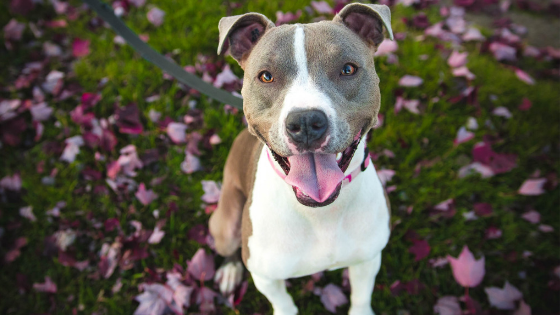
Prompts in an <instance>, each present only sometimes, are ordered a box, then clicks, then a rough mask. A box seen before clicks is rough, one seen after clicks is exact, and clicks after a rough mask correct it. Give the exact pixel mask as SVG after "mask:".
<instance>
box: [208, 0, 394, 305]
mask: <svg viewBox="0 0 560 315" xmlns="http://www.w3.org/2000/svg"><path fill="white" fill-rule="evenodd" d="M383 26H385V28H386V30H387V33H388V34H389V37H390V38H391V39H393V34H392V30H391V12H390V10H389V8H388V7H387V6H384V5H371V4H368V5H366V4H359V3H354V4H349V5H347V6H345V7H344V8H343V9H342V10H341V11H340V12H339V13H338V14H337V15H336V16H335V17H334V19H333V20H332V21H321V22H318V23H311V24H305V25H302V24H295V25H282V26H275V25H274V23H272V22H271V21H270V20H269V19H267V18H266V17H265V16H264V15H262V14H258V13H248V14H243V15H237V16H232V17H225V18H222V19H221V21H220V24H219V29H220V43H219V48H218V53H222V52H224V51H225V50H227V49H228V47H229V51H230V54H231V55H232V56H233V58H234V59H236V60H237V61H238V62H239V64H240V65H241V67H242V68H243V69H244V71H245V75H244V82H243V89H242V95H243V99H244V102H243V103H244V107H243V109H244V112H245V115H246V118H247V122H248V130H246V131H243V132H242V133H241V134H240V135H239V136H238V137H237V139H236V140H235V142H234V143H233V147H232V148H231V152H230V154H229V157H228V159H227V162H226V166H225V170H224V179H223V186H222V195H221V197H220V201H219V203H218V208H217V210H216V211H215V212H214V213H213V215H212V217H211V218H210V232H211V234H212V236H213V237H214V239H215V245H216V250H217V251H218V253H219V254H220V255H223V256H225V257H227V259H226V263H225V264H224V265H223V266H222V267H221V268H220V270H219V271H218V273H217V281H219V282H220V290H221V291H222V292H224V293H228V292H231V291H232V290H233V289H234V288H235V286H236V285H237V284H238V283H239V282H240V281H241V277H242V274H243V267H242V265H241V261H240V258H239V255H238V254H236V253H238V249H239V248H241V259H242V261H243V262H244V263H245V266H246V267H247V269H248V270H249V271H250V272H251V275H252V278H253V281H254V283H255V286H256V287H257V289H258V290H259V291H260V292H262V293H263V294H264V295H265V296H266V297H267V298H268V300H269V301H270V303H272V307H273V308H274V314H275V315H288V314H296V313H297V307H296V306H295V304H294V302H293V300H292V298H291V297H290V295H289V294H288V293H287V291H286V286H285V282H284V280H285V279H287V278H293V277H301V276H306V275H310V274H313V273H316V272H319V271H322V270H325V269H329V270H333V269H338V268H343V267H349V275H350V283H351V289H352V293H351V298H350V300H351V307H350V312H349V313H350V314H351V315H366V314H367V315H371V314H373V310H372V308H371V295H372V291H373V287H374V282H375V277H376V275H377V273H378V272H379V268H380V265H381V250H382V249H383V248H384V247H385V245H386V244H387V241H388V239H389V234H390V230H389V205H388V199H387V196H386V195H385V194H384V190H383V187H382V185H381V182H380V181H379V178H378V177H377V173H376V171H375V168H374V166H373V164H372V163H371V162H370V158H369V155H368V154H367V151H366V148H365V142H366V139H365V137H366V134H367V133H368V131H369V130H370V129H371V128H372V127H373V126H374V125H375V124H376V123H377V114H378V112H379V106H380V93H379V78H378V77H377V74H376V72H375V67H374V60H373V55H374V53H375V51H376V49H377V47H378V45H379V44H380V43H381V41H382V40H383ZM236 257H237V258H236Z"/></svg>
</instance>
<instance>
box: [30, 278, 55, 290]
mask: <svg viewBox="0 0 560 315" xmlns="http://www.w3.org/2000/svg"><path fill="white" fill-rule="evenodd" d="M33 289H35V290H36V291H38V292H46V293H56V291H57V289H56V283H54V282H52V280H51V277H49V276H45V283H34V284H33Z"/></svg>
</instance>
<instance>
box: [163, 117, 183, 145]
mask: <svg viewBox="0 0 560 315" xmlns="http://www.w3.org/2000/svg"><path fill="white" fill-rule="evenodd" d="M186 131H187V125H185V124H183V123H177V122H172V123H169V125H167V135H168V136H169V138H171V140H173V142H175V143H184V142H185V141H186V140H187V134H186Z"/></svg>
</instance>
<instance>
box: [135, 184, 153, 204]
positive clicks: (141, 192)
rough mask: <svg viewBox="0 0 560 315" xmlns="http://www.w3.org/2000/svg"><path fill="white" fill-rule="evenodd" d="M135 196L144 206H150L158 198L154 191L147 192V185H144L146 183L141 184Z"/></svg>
mask: <svg viewBox="0 0 560 315" xmlns="http://www.w3.org/2000/svg"><path fill="white" fill-rule="evenodd" d="M135 196H136V198H138V200H139V201H140V202H141V203H142V204H143V205H144V206H147V205H149V204H150V203H152V201H154V200H155V199H157V197H158V195H157V194H156V193H154V191H153V190H151V189H150V190H146V185H144V183H140V185H139V186H138V191H137V192H136V194H135Z"/></svg>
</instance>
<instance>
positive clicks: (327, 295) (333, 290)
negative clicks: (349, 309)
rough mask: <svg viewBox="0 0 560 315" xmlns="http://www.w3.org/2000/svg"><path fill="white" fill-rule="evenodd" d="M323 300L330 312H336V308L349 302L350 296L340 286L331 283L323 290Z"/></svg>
mask: <svg viewBox="0 0 560 315" xmlns="http://www.w3.org/2000/svg"><path fill="white" fill-rule="evenodd" d="M321 302H322V303H323V305H324V306H325V308H326V309H327V310H328V311H329V312H331V313H336V308H337V307H338V306H340V305H344V304H346V303H348V298H346V295H344V293H343V292H342V289H340V287H339V286H337V285H336V284H332V283H329V284H327V285H326V286H325V287H324V288H323V289H322V290H321Z"/></svg>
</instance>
